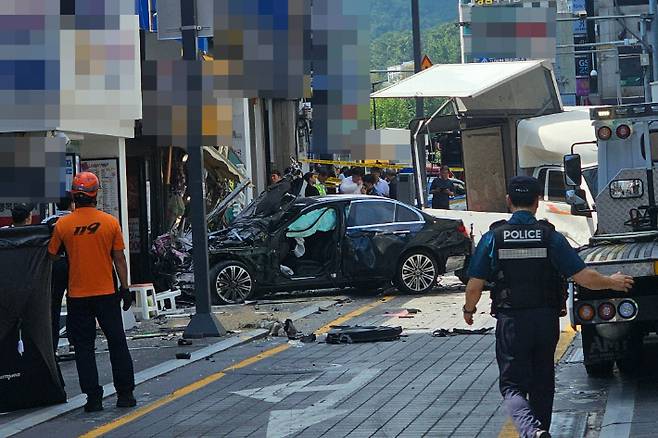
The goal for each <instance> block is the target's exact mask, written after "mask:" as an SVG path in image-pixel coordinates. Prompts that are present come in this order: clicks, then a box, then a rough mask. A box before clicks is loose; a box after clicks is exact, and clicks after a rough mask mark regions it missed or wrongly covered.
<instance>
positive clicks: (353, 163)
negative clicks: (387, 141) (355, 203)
mask: <svg viewBox="0 0 658 438" xmlns="http://www.w3.org/2000/svg"><path fill="white" fill-rule="evenodd" d="M299 161H301V162H302V163H315V164H329V165H333V166H348V167H381V168H384V169H410V168H411V167H412V166H411V165H410V164H391V163H380V162H374V163H369V162H365V163H360V162H358V161H335V160H319V159H318V160H316V159H313V158H302V159H301V160H299ZM437 169H438V168H437ZM450 171H451V172H463V171H464V168H463V167H451V168H450Z"/></svg>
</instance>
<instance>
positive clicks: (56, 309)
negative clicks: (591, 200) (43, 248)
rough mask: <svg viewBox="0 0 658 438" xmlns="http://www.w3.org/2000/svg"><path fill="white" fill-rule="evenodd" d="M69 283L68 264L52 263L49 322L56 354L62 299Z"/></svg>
mask: <svg viewBox="0 0 658 438" xmlns="http://www.w3.org/2000/svg"><path fill="white" fill-rule="evenodd" d="M68 282H69V264H68V262H67V261H66V259H64V258H60V259H59V260H57V261H56V262H54V263H53V277H52V290H51V306H50V310H51V320H52V331H53V351H55V352H57V344H58V343H59V328H60V327H59V326H60V322H59V319H60V314H61V313H62V298H64V292H65V291H66V288H67V285H68Z"/></svg>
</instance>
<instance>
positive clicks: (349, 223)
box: [209, 184, 472, 304]
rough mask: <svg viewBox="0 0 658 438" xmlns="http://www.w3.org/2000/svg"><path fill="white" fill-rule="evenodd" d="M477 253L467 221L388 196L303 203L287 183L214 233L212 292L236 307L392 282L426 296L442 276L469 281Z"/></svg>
mask: <svg viewBox="0 0 658 438" xmlns="http://www.w3.org/2000/svg"><path fill="white" fill-rule="evenodd" d="M471 248H472V239H471V237H470V236H469V233H468V231H467V230H466V228H465V227H464V225H463V223H462V222H461V221H460V220H454V219H442V218H436V217H433V216H430V215H427V214H425V213H423V212H421V211H420V210H417V209H415V208H413V207H410V206H408V205H405V204H402V203H400V202H398V201H394V200H391V199H387V198H381V197H373V196H345V195H329V196H324V197H312V198H298V197H295V196H293V195H291V194H290V193H289V188H288V187H286V185H285V184H283V185H282V186H280V187H273V188H271V189H270V190H268V191H267V192H265V193H263V194H261V196H260V197H259V198H258V199H256V200H255V201H254V202H253V203H252V204H251V205H249V206H248V207H247V208H246V209H245V210H244V211H243V212H242V213H241V214H240V215H239V216H238V217H237V218H236V220H235V221H234V222H233V223H232V224H231V226H230V227H229V228H227V229H224V230H221V231H217V232H214V233H211V234H210V241H209V252H210V254H209V257H210V266H211V271H210V287H211V293H212V295H213V300H214V301H215V302H216V303H228V304H233V303H241V302H244V301H245V300H249V299H253V298H254V297H255V296H257V295H258V293H259V292H279V291H300V290H316V289H333V288H344V287H355V288H359V289H368V290H374V289H377V288H379V287H384V286H387V285H390V284H391V282H393V283H394V284H395V285H396V286H397V287H398V288H399V289H400V290H402V291H404V292H408V293H424V292H427V291H429V290H431V289H432V288H433V287H434V286H435V285H436V282H437V277H438V276H439V275H441V274H444V273H446V272H456V274H457V275H458V276H460V277H462V275H461V274H462V273H463V272H464V270H465V269H464V268H465V266H464V265H465V263H466V259H467V257H468V256H469V254H470V252H471Z"/></svg>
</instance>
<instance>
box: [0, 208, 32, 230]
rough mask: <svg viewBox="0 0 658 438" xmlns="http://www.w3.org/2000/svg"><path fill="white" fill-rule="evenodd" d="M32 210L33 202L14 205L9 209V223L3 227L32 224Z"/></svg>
mask: <svg viewBox="0 0 658 438" xmlns="http://www.w3.org/2000/svg"><path fill="white" fill-rule="evenodd" d="M32 210H34V205H33V204H28V203H21V204H16V205H14V206H13V207H12V209H11V225H8V226H6V227H3V228H15V227H24V226H26V225H32Z"/></svg>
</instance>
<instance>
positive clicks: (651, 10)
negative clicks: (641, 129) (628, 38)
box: [649, 0, 658, 100]
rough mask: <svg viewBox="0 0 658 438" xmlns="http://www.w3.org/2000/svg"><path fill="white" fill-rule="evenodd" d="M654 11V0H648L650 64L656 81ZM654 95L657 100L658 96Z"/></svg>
mask: <svg viewBox="0 0 658 438" xmlns="http://www.w3.org/2000/svg"><path fill="white" fill-rule="evenodd" d="M656 13H657V11H656V0H649V14H650V15H651V28H650V35H651V36H650V38H649V44H650V45H651V66H652V70H653V80H654V81H658V21H657V20H656ZM655 97H656V100H658V96H655Z"/></svg>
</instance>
